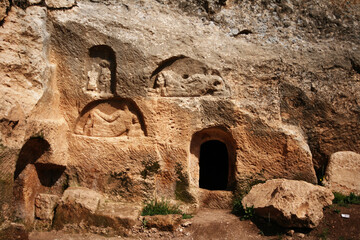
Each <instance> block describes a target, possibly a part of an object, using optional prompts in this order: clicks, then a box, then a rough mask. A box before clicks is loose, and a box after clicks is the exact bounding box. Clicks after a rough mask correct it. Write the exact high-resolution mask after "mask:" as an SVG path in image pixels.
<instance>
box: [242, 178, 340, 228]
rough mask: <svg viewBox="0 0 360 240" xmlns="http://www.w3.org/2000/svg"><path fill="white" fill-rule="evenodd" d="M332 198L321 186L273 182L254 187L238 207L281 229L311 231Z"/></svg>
mask: <svg viewBox="0 0 360 240" xmlns="http://www.w3.org/2000/svg"><path fill="white" fill-rule="evenodd" d="M333 198H334V196H333V194H332V192H331V191H330V190H329V189H327V188H325V187H321V186H316V185H313V184H310V183H307V182H304V181H295V180H286V179H274V180H268V181H267V182H265V183H263V184H258V185H255V186H254V187H253V188H252V189H251V191H250V192H249V194H248V195H246V196H245V197H244V199H243V200H242V204H243V206H244V207H251V206H253V207H254V210H255V213H256V214H258V215H259V216H261V217H264V218H270V219H271V220H272V221H275V222H276V223H278V224H279V225H281V226H283V227H299V228H315V227H316V226H317V225H318V224H319V223H320V221H321V219H322V218H323V207H325V206H328V205H331V204H332V200H333Z"/></svg>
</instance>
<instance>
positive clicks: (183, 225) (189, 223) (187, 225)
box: [181, 221, 192, 227]
mask: <svg viewBox="0 0 360 240" xmlns="http://www.w3.org/2000/svg"><path fill="white" fill-rule="evenodd" d="M191 224H192V222H189V221H187V222H184V223H182V224H181V226H182V227H189V226H191Z"/></svg>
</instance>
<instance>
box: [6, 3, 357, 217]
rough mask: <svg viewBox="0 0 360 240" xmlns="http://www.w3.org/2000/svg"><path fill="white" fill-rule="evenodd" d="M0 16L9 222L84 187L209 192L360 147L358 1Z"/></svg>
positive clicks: (119, 195) (148, 193)
mask: <svg viewBox="0 0 360 240" xmlns="http://www.w3.org/2000/svg"><path fill="white" fill-rule="evenodd" d="M0 21H1V23H0V24H1V32H0V66H1V68H0V85H1V87H0V93H1V96H2V97H1V104H0V134H1V135H0V136H1V149H0V150H1V152H0V173H1V174H0V176H1V177H0V178H1V179H0V180H1V182H0V183H1V186H0V191H1V192H0V195H1V197H0V204H1V206H2V215H1V216H2V218H1V220H4V219H6V218H10V219H13V217H20V218H23V219H25V220H26V221H27V222H28V223H29V224H31V223H32V222H33V221H34V212H33V210H32V209H34V208H35V207H34V204H35V198H36V196H37V195H38V194H40V193H47V194H53V195H58V196H61V195H62V193H63V192H64V190H65V189H66V188H68V187H71V186H81V187H87V188H90V189H93V190H96V191H100V192H102V193H103V194H105V195H106V196H107V197H108V198H110V199H112V200H114V201H127V202H141V201H143V200H144V199H151V198H153V197H154V196H161V197H165V198H170V199H176V200H180V201H182V202H185V203H195V204H200V205H201V200H200V195H201V194H200V191H199V190H200V189H202V188H205V189H208V190H234V191H241V190H242V189H245V188H247V187H248V186H249V185H251V184H252V183H253V182H254V181H258V180H264V179H271V178H280V177H281V178H287V179H297V180H305V181H308V182H311V183H316V182H317V176H316V174H318V175H321V174H323V173H324V170H325V167H326V165H327V161H328V158H329V156H330V155H331V154H332V153H334V152H337V151H354V152H360V126H359V123H360V121H359V120H360V94H359V93H360V45H359V43H360V38H359V36H360V25H359V24H360V3H359V1H357V0H351V1H325V0H308V1H300V0H287V1H285V0H284V1H283V0H281V1H275V0H261V1H260V0H252V1H250V0H245V1H236V0H227V1H226V0H217V1H215V0H192V1H185V0H180V1H175V0H157V1H156V0H151V1H141V0H136V1H133V0H121V1H120V0H105V1H95V0H90V1H87V0H78V1H76V2H75V1H47V0H46V1H30V0H29V1H26V0H17V1H16V0H13V1H7V0H2V1H0ZM211 179H213V180H211ZM214 179H215V181H214ZM13 192H14V194H13ZM14 195H15V197H16V201H15V202H16V204H10V203H11V202H12V199H13V198H14ZM12 206H15V209H13V208H12Z"/></svg>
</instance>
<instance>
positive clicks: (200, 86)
mask: <svg viewBox="0 0 360 240" xmlns="http://www.w3.org/2000/svg"><path fill="white" fill-rule="evenodd" d="M154 90H155V92H156V93H157V94H159V95H160V96H162V97H195V96H203V95H208V94H210V95H219V94H224V93H226V89H225V83H224V80H223V79H222V78H221V77H220V76H218V75H210V74H193V75H190V76H189V75H186V74H185V75H183V76H181V75H180V74H178V73H176V72H174V71H171V70H165V71H162V72H160V73H159V74H158V75H157V77H156V78H155V84H154Z"/></svg>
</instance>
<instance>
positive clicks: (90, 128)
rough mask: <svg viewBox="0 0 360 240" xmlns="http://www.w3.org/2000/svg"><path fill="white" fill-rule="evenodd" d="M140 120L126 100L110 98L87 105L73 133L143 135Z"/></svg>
mask: <svg viewBox="0 0 360 240" xmlns="http://www.w3.org/2000/svg"><path fill="white" fill-rule="evenodd" d="M142 125H143V124H142V121H140V119H139V114H138V113H137V112H136V110H134V108H131V106H130V108H129V106H128V104H127V103H126V102H117V101H115V100H111V101H108V102H106V101H105V102H100V103H98V104H95V106H92V107H88V108H87V109H86V110H85V112H84V113H83V114H82V115H81V117H80V118H79V119H78V122H77V124H76V127H75V134H79V135H86V136H92V137H120V136H128V137H137V136H144V131H143V128H144V126H142Z"/></svg>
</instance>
